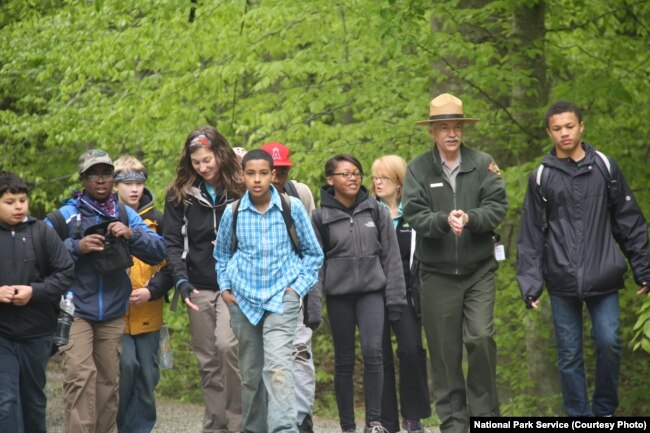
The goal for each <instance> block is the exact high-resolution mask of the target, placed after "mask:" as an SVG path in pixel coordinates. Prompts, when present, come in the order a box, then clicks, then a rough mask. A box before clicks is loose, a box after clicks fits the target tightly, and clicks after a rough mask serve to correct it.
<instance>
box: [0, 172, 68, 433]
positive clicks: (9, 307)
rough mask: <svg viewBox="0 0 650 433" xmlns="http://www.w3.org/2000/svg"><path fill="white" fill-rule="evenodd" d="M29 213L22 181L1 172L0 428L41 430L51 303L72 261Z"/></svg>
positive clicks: (53, 306)
mask: <svg viewBox="0 0 650 433" xmlns="http://www.w3.org/2000/svg"><path fill="white" fill-rule="evenodd" d="M28 212H29V200H28V198H27V185H26V184H25V182H23V180H22V179H20V178H19V177H18V176H17V175H15V174H13V173H8V172H0V426H2V431H7V432H25V433H45V431H46V422H45V406H46V403H47V397H46V396H45V372H46V369H47V361H48V359H49V355H50V349H51V346H52V334H53V333H54V329H55V328H56V319H57V314H58V310H57V307H56V306H57V304H58V302H59V299H60V298H61V295H62V294H63V293H65V291H66V290H67V289H68V288H69V287H70V286H71V285H72V282H73V281H74V263H73V262H72V258H71V257H70V255H69V254H68V252H67V251H66V250H65V248H64V247H63V242H61V240H60V239H59V237H58V236H57V234H56V232H55V231H54V230H53V229H52V228H50V227H47V226H46V225H45V224H44V223H42V222H38V221H36V220H35V219H34V218H32V217H30V216H28ZM36 231H39V233H36V234H35V232H36ZM35 236H36V238H37V239H40V240H39V241H37V242H34V241H33V239H34V237H35ZM36 248H40V249H41V251H40V252H37V251H36ZM39 257H42V258H44V260H39V259H38V258H39ZM41 261H42V262H44V263H40V262H41ZM41 266H43V267H46V269H40V267H41Z"/></svg>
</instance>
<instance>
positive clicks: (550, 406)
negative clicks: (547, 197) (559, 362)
mask: <svg viewBox="0 0 650 433" xmlns="http://www.w3.org/2000/svg"><path fill="white" fill-rule="evenodd" d="M468 5H470V6H468ZM540 11H541V12H540ZM540 18H541V20H540ZM540 23H541V31H540V29H539V28H538V27H536V26H538V25H540ZM522 29H523V30H525V31H523V32H522V31H521V30H522ZM648 29H650V3H649V2H647V1H632V2H629V1H624V0H613V1H604V0H594V1H591V2H588V3H586V2H584V1H582V0H548V1H541V0H527V1H525V2H522V1H516V0H496V1H487V0H482V1H478V2H470V1H467V0H454V1H441V2H429V1H424V0H388V1H372V0H356V1H353V2H349V1H330V0H310V1H309V2H293V1H286V0H268V1H264V2H254V1H250V0H246V1H244V0H235V1H228V2H196V3H193V2H188V1H187V0H164V1H153V0H143V1H139V2H130V1H126V0H103V1H93V2H87V1H75V0H47V1H23V0H7V1H5V2H3V3H2V5H1V6H0V46H1V47H2V48H1V49H0V143H2V144H1V150H2V152H1V153H0V167H2V168H3V169H11V170H14V171H16V172H18V173H19V174H20V175H22V176H23V177H25V178H26V179H27V180H28V181H29V182H31V183H32V185H34V187H35V188H34V189H33V191H32V194H31V199H32V200H31V204H32V213H34V214H35V215H43V214H44V213H45V212H47V211H49V210H51V209H52V208H54V207H55V206H56V205H57V204H58V203H59V202H60V201H61V200H62V199H64V198H65V197H67V196H68V195H69V194H70V192H71V190H73V189H74V188H78V187H79V185H78V178H77V175H76V163H75V161H76V158H77V157H78V155H79V154H81V153H82V152H83V151H84V150H85V149H87V148H90V147H100V148H104V149H106V150H107V151H109V152H110V153H111V154H112V155H114V156H117V155H118V154H120V153H126V152H128V153H132V154H135V155H136V156H138V157H139V158H141V159H142V160H143V162H144V163H145V165H146V166H147V167H148V168H149V171H150V173H151V177H150V180H149V181H148V186H149V187H150V188H151V189H152V190H153V191H154V193H155V194H156V196H158V197H162V196H164V191H165V189H166V187H167V186H168V185H169V183H170V181H171V180H172V178H173V176H174V170H175V166H176V164H177V162H178V158H179V156H180V149H181V147H182V143H183V140H184V139H185V137H186V136H187V134H188V133H189V132H190V131H191V130H192V129H194V128H195V127H197V126H200V125H203V124H213V125H215V126H216V127H217V128H218V129H219V130H220V131H221V132H222V133H224V135H225V136H226V137H228V138H229V140H230V141H231V144H232V145H233V146H242V147H245V148H248V149H250V148H255V147H259V146H260V145H262V144H263V143H265V142H266V141H271V140H275V141H281V142H284V143H286V144H288V145H289V146H290V148H291V150H292V159H294V160H295V162H296V167H295V168H294V169H293V170H292V173H291V175H292V177H293V178H296V179H300V180H301V181H303V182H305V183H307V184H309V185H310V186H311V188H312V190H313V191H314V193H315V194H317V193H318V186H319V185H320V184H321V183H322V182H323V166H324V163H325V161H326V160H327V159H328V158H329V157H331V156H333V155H334V154H336V153H340V152H350V153H353V154H354V155H355V156H357V157H359V158H360V159H361V161H362V162H363V164H364V166H365V167H366V169H369V167H370V164H371V162H372V160H373V159H374V158H376V157H378V156H380V155H384V154H389V153H391V154H392V153H395V154H399V155H401V156H403V157H404V158H405V159H407V160H409V159H411V158H412V157H413V156H415V155H417V154H419V153H421V152H423V151H424V150H426V149H428V148H429V146H430V140H429V137H428V136H427V134H426V128H416V127H414V126H413V122H414V121H416V120H419V119H423V118H425V117H426V116H427V114H428V110H427V107H428V102H429V100H430V99H431V96H432V95H436V94H439V93H442V92H445V91H451V92H452V93H455V94H457V95H458V96H460V97H461V98H462V99H463V102H464V105H465V111H466V114H468V115H470V116H472V117H478V118H480V119H481V122H479V123H478V124H477V125H476V127H474V128H472V129H468V130H467V131H466V142H467V144H468V145H470V146H474V147H478V148H481V149H483V150H486V151H488V152H490V153H491V154H492V155H493V156H494V157H495V158H496V160H497V162H498V163H499V165H500V166H501V168H502V169H503V173H504V178H505V180H506V184H507V188H508V198H509V200H510V209H509V211H508V214H507V216H506V220H505V221H504V222H503V224H502V226H501V227H500V228H499V231H500V233H501V235H502V240H503V242H504V244H505V246H506V252H507V256H508V261H507V262H505V263H504V264H503V265H502V266H501V269H500V270H499V272H498V274H497V277H498V287H499V292H498V302H497V307H496V321H497V327H496V329H497V333H498V334H497V343H498V346H499V364H498V374H499V388H500V392H501V395H502V401H503V406H502V411H503V413H504V414H509V415H521V414H540V415H546V414H553V413H557V409H556V408H557V404H558V396H557V395H548V396H543V397H538V396H536V395H534V394H533V391H532V390H534V389H535V385H536V383H535V382H536V381H535V379H534V378H532V377H531V376H530V373H529V371H528V366H527V364H526V363H525V362H522V359H524V358H526V357H527V356H529V355H530V354H531V353H530V352H531V351H533V350H536V349H534V348H531V347H529V346H528V345H527V344H525V343H526V340H527V336H526V332H527V331H525V330H524V328H526V329H534V330H535V332H536V333H537V334H536V335H539V336H540V337H541V338H546V339H548V340H550V341H552V335H551V333H552V326H551V324H550V323H549V322H548V321H547V319H546V318H545V317H544V316H543V315H542V314H537V315H531V314H528V313H530V312H527V311H525V310H524V309H523V303H522V302H521V300H520V299H519V292H518V288H517V284H516V280H515V277H514V257H515V254H516V249H515V246H516V245H515V243H516V236H517V229H518V215H519V210H520V207H521V203H522V202H523V197H524V193H525V189H526V185H527V179H528V175H529V174H530V173H531V172H532V171H533V170H534V169H535V167H536V166H537V164H538V163H539V160H540V158H541V157H542V154H543V153H544V152H545V151H547V150H548V149H550V145H549V143H548V140H547V138H546V136H545V134H544V125H543V115H544V112H545V109H546V107H547V106H548V104H549V102H550V101H554V100H557V99H569V100H572V101H575V102H576V103H577V104H578V105H579V106H581V107H582V108H583V110H584V112H583V114H584V120H585V139H586V140H587V141H589V142H592V143H593V144H594V145H596V146H597V147H598V148H599V149H600V150H602V151H604V152H605V153H606V154H608V155H610V156H612V157H613V158H614V159H615V160H616V161H617V162H618V163H619V165H620V166H621V167H622V169H623V171H624V173H625V174H626V176H627V179H628V181H629V183H630V185H631V187H632V189H633V190H634V193H635V196H636V199H637V201H638V202H639V203H640V204H641V206H642V207H643V209H644V212H645V214H646V215H648V212H649V211H650V189H649V188H648V182H647V181H648V179H647V178H648V175H647V173H648V170H647V167H648V164H649V163H650V150H649V149H650V148H649V147H648V146H647V142H648V138H649V137H650V126H649V124H648V122H646V121H645V119H647V118H649V117H650V80H649V79H648V78H649V77H650V67H649V66H648V65H649V64H650V63H649V61H648V60H649V55H650V54H648V50H647V41H648V37H649V35H648V32H649V30H648ZM528 30H530V31H528ZM533 30H536V31H537V32H534V31H533ZM531 35H532V36H531ZM160 204H161V203H160V202H159V205H160ZM634 291H635V284H634V283H633V281H631V279H630V280H629V281H628V287H627V288H626V289H625V290H624V291H623V292H621V293H622V294H621V325H622V326H621V334H622V338H623V341H624V343H625V346H626V350H625V354H624V358H623V359H624V364H623V366H622V372H623V377H622V380H621V396H622V398H621V412H623V413H625V414H643V413H648V409H649V408H648V407H647V398H646V396H644V394H643V390H644V389H645V390H646V391H647V386H645V385H644V382H643V378H644V377H647V375H648V368H650V367H648V365H649V363H648V362H647V360H648V352H650V297H644V298H641V299H639V298H638V297H636V296H634ZM543 308H546V307H545V306H544V305H543ZM181 310H183V308H181ZM167 320H168V322H169V323H170V325H171V327H172V328H173V329H174V330H175V331H176V332H175V334H174V336H173V337H172V344H173V349H174V358H175V359H174V360H175V368H174V369H173V370H170V371H164V372H163V379H162V381H161V384H160V386H159V392H161V393H162V394H163V395H166V396H182V397H183V398H185V399H187V400H191V401H197V400H200V392H199V386H198V373H197V367H196V362H195V359H194V355H193V354H192V353H191V349H190V343H189V334H188V332H187V327H188V325H187V317H186V313H185V312H184V311H182V312H181V311H179V312H178V313H176V314H172V315H169V314H167ZM587 322H588V320H587ZM585 335H588V334H585ZM313 343H314V352H315V359H316V363H317V369H318V377H317V381H318V396H319V402H318V405H317V408H318V409H319V410H326V411H330V412H331V413H333V412H334V411H335V405H334V404H333V400H332V396H331V394H330V392H331V390H332V385H331V382H332V372H333V357H332V352H333V351H332V346H331V338H330V337H329V332H328V330H327V329H325V327H323V328H322V329H321V330H319V331H318V332H317V333H316V334H315V337H314V342H313ZM632 348H633V349H635V351H631V349H632ZM537 350H539V351H542V352H541V354H542V357H544V358H545V359H546V360H547V361H548V362H553V359H554V357H555V353H554V348H553V347H552V346H549V347H539V348H537ZM586 363H587V364H588V365H593V353H591V352H589V353H588V358H587V360H586ZM644 386H645V388H644ZM554 411H555V412H554Z"/></svg>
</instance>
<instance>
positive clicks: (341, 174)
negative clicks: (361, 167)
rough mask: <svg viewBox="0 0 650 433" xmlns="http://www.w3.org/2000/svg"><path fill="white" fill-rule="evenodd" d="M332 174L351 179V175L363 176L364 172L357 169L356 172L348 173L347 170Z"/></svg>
mask: <svg viewBox="0 0 650 433" xmlns="http://www.w3.org/2000/svg"><path fill="white" fill-rule="evenodd" d="M330 176H341V177H342V178H343V179H349V178H350V177H358V178H362V177H363V173H361V172H360V171H355V172H354V173H348V172H345V173H332V174H330Z"/></svg>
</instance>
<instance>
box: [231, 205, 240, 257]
mask: <svg viewBox="0 0 650 433" xmlns="http://www.w3.org/2000/svg"><path fill="white" fill-rule="evenodd" d="M230 209H232V231H231V235H230V244H231V247H232V252H233V253H234V252H235V251H237V214H238V213H239V212H237V211H238V210H239V199H237V200H235V201H233V202H232V203H230Z"/></svg>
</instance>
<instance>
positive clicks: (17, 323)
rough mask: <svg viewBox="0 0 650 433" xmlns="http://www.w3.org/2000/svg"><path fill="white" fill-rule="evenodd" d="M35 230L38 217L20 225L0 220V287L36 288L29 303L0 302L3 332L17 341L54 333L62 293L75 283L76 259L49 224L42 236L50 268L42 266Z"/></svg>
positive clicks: (0, 327) (3, 334) (1, 332)
mask: <svg viewBox="0 0 650 433" xmlns="http://www.w3.org/2000/svg"><path fill="white" fill-rule="evenodd" d="M33 230H37V227H36V220H35V219H34V218H31V217H29V218H27V221H25V222H22V223H20V224H18V225H17V226H16V227H10V226H8V225H7V224H5V223H2V222H0V286H5V285H9V286H10V285H25V286H31V287H32V299H31V300H30V301H29V302H28V303H27V305H24V306H22V307H19V306H17V305H13V304H5V303H2V304H0V335H2V336H3V337H6V338H11V339H14V340H22V339H27V338H37V337H45V336H48V335H52V334H53V333H54V329H55V328H56V318H57V316H58V311H59V308H58V304H59V300H60V299H61V295H62V294H64V293H65V292H66V291H67V290H68V289H69V288H70V287H71V286H72V283H73V282H74V262H73V261H72V258H71V257H70V254H69V253H68V251H67V250H66V249H65V247H64V246H63V242H62V241H61V239H59V236H58V235H57V234H56V232H55V231H54V229H52V228H51V227H49V226H45V231H44V233H45V236H43V238H42V239H41V242H42V245H43V248H45V253H46V257H47V266H48V269H47V271H45V272H41V270H39V269H38V260H37V256H36V252H35V251H34V243H33V240H32V231H33Z"/></svg>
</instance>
